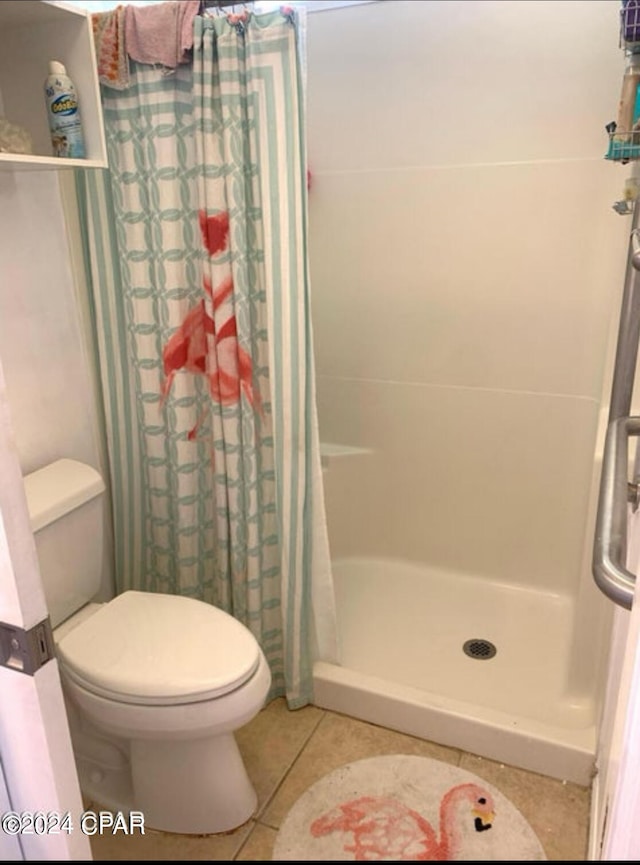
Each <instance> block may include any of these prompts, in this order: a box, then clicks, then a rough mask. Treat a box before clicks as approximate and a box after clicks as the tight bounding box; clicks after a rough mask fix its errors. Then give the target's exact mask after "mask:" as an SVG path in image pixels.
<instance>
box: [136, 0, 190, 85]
mask: <svg viewBox="0 0 640 865" xmlns="http://www.w3.org/2000/svg"><path fill="white" fill-rule="evenodd" d="M199 8H200V2H199V0H170V2H167V3H158V4H157V5H156V4H154V5H153V6H149V7H147V8H145V7H142V6H127V7H126V10H127V11H126V15H125V35H126V45H127V54H128V55H129V57H131V59H132V60H137V61H138V62H139V63H150V64H152V65H153V64H155V63H161V64H162V65H163V66H167V67H169V68H171V69H175V67H176V66H178V65H179V64H180V63H187V62H188V60H189V56H188V54H187V52H188V50H189V49H190V48H192V47H193V19H194V18H195V16H196V15H197V14H198V10H199Z"/></svg>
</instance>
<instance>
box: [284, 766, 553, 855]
mask: <svg viewBox="0 0 640 865" xmlns="http://www.w3.org/2000/svg"><path fill="white" fill-rule="evenodd" d="M272 858H273V859H274V860H278V861H282V860H293V859H298V860H303V861H314V860H315V861H316V862H328V861H332V860H342V861H350V860H366V861H373V860H387V861H396V862H397V861H402V860H413V861H420V860H422V861H428V860H467V861H473V860H511V861H513V860H515V861H523V860H524V861H527V860H528V861H532V860H537V859H546V858H547V857H546V856H545V854H544V850H543V849H542V845H541V844H540V842H539V841H538V838H537V837H536V835H535V833H534V831H533V829H532V828H531V826H529V824H528V823H527V821H526V820H525V819H524V817H523V816H522V814H521V813H520V812H519V811H518V809H517V808H515V807H514V806H513V805H512V804H511V802H509V800H508V799H507V798H506V797H505V796H503V795H502V793H500V791H499V790H496V789H495V787H492V786H491V785H490V784H487V782H486V781H483V780H482V779H481V778H478V776H477V775H473V774H472V773H471V772H466V771H465V770H464V769H458V768H457V767H455V766H450V765H448V764H447V763H440V762H439V761H437V760H429V759H427V758H426V757H411V756H408V755H404V754H397V755H392V756H385V757H372V758H370V759H367V760H358V761H357V762H355V763H349V764H348V765H346V766H342V767H341V768H339V769H336V770H335V771H334V772H331V773H330V774H329V775H325V777H324V778H321V779H320V781H317V782H316V783H315V784H314V785H313V786H312V787H310V788H309V789H308V790H307V791H306V792H305V793H304V794H303V795H302V796H301V797H300V798H299V799H298V801H297V802H296V804H295V805H294V806H293V808H292V809H291V811H290V812H289V814H288V815H287V817H286V818H285V820H284V822H283V824H282V826H281V828H280V831H279V833H278V837H277V839H276V843H275V847H274V851H273V857H272Z"/></svg>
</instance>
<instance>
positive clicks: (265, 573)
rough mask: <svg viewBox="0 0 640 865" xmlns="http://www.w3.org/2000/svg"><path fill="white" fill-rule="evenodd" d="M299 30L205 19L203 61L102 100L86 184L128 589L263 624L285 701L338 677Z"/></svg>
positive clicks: (198, 42)
mask: <svg viewBox="0 0 640 865" xmlns="http://www.w3.org/2000/svg"><path fill="white" fill-rule="evenodd" d="M301 35H302V34H301V28H300V17H299V13H298V12H296V13H294V12H293V11H292V10H289V9H283V10H282V11H281V12H274V13H269V14H266V15H255V14H243V15H241V16H229V17H222V16H217V17H213V18H203V17H196V19H195V31H194V47H193V63H192V64H188V65H181V66H178V67H177V69H176V70H175V71H172V72H171V74H167V71H166V70H163V69H160V68H155V67H153V66H148V65H143V64H138V63H134V62H131V85H130V87H129V88H128V89H126V90H122V91H115V90H113V89H110V88H108V87H103V88H102V101H103V111H104V121H105V129H106V136H107V147H108V155H109V166H110V168H109V171H108V172H104V173H102V174H101V173H97V172H78V175H77V178H76V183H77V193H78V202H79V206H80V208H81V217H83V218H81V222H82V223H83V225H84V231H85V237H84V249H85V269H86V271H87V276H88V280H89V281H90V285H91V289H92V303H93V315H94V322H95V339H96V345H97V347H98V363H99V367H100V377H101V381H102V391H103V400H104V406H105V425H106V430H107V443H108V451H109V457H110V470H111V488H112V496H113V520H114V535H115V548H116V585H117V589H118V591H124V590H125V589H138V590H143V591H158V592H170V593H180V594H185V595H189V596H192V597H195V598H199V599H202V600H204V601H207V602H210V603H212V604H216V605H217V606H219V607H222V608H223V609H225V610H227V611H228V612H230V613H231V614H232V615H233V616H235V617H236V618H238V619H239V620H240V621H242V622H243V623H245V624H246V625H247V626H248V627H249V628H250V630H251V631H252V632H253V633H254V635H255V636H256V638H257V639H258V642H259V643H260V645H261V647H262V649H263V651H264V653H265V655H266V657H267V660H268V662H269V665H270V668H271V671H272V677H273V686H272V691H271V697H274V696H277V695H281V694H285V695H286V698H287V701H288V705H289V707H290V708H296V707H299V706H302V705H305V704H306V703H308V702H310V701H311V700H312V696H313V691H312V658H313V654H314V652H316V651H317V652H318V653H319V654H320V655H321V656H322V657H323V658H325V657H326V658H332V657H333V658H335V656H336V645H335V640H336V635H335V614H334V603H333V589H332V583H331V573H330V559H329V552H328V541H327V533H326V522H325V516H324V502H323V491H322V474H321V468H320V457H319V442H318V430H317V416H316V408H315V387H314V368H313V353H312V341H311V322H310V308H309V277H308V269H307V256H306V233H307V214H306V183H305V181H306V174H307V170H306V157H305V138H304V122H303V121H304V104H303V103H304V80H303V66H302V60H303V46H302V42H301Z"/></svg>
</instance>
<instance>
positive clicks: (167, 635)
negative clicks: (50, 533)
mask: <svg viewBox="0 0 640 865" xmlns="http://www.w3.org/2000/svg"><path fill="white" fill-rule="evenodd" d="M57 653H58V658H59V659H60V661H61V664H62V667H63V670H64V672H65V673H66V675H67V676H68V677H69V678H70V679H72V680H73V681H75V682H77V683H78V684H79V685H80V686H81V687H83V688H85V689H86V690H88V691H90V692H92V693H94V694H98V695H99V696H103V697H106V698H107V699H110V700H114V701H116V702H122V703H135V704H140V705H165V706H166V705H174V704H184V703H195V702H199V701H203V700H212V699H216V698H218V697H221V696H223V695H224V694H228V693H230V692H231V691H234V690H235V689H237V688H239V687H240V686H241V685H242V684H244V683H245V682H246V681H247V680H248V679H250V678H251V676H253V674H254V673H255V671H256V670H257V668H258V665H259V661H260V648H259V646H258V643H257V641H256V639H255V637H254V636H253V634H251V632H250V631H249V630H248V629H247V628H246V627H245V626H244V625H242V624H241V623H240V622H239V621H237V620H236V619H234V618H233V617H232V616H230V615H229V614H227V613H225V612H223V611H222V610H220V609H218V608H217V607H213V606H211V605H210V604H206V603H204V602H203V601H198V600H195V599H194V598H186V597H182V596H179V595H166V594H155V593H151V592H136V591H127V592H124V593H123V594H121V595H118V596H117V597H116V598H114V599H113V600H112V601H109V602H108V603H106V604H103V605H102V606H100V608H99V609H98V611H97V612H96V613H95V614H93V615H91V616H90V617H88V618H86V619H85V620H84V621H82V622H81V623H80V624H79V625H78V626H77V627H74V628H73V629H72V630H70V631H69V632H68V633H66V634H65V635H64V636H62V637H61V639H60V640H59V641H57Z"/></svg>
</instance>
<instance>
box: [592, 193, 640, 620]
mask: <svg viewBox="0 0 640 865" xmlns="http://www.w3.org/2000/svg"><path fill="white" fill-rule="evenodd" d="M639 224H640V201H636V202H635V205H634V210H633V224H632V229H631V234H630V237H629V251H628V256H627V269H626V274H625V286H624V294H623V297H622V308H621V311H620V324H619V327H618V343H617V346H616V359H615V365H614V373H613V382H612V386H611V402H610V405H609V425H608V427H607V436H606V440H605V446H604V453H603V457H602V474H601V478H600V495H599V498H598V512H597V516H596V529H595V538H594V545H593V562H592V571H593V578H594V580H595V582H596V585H597V586H598V588H599V589H600V590H601V591H602V592H604V594H605V595H606V596H607V597H608V598H610V599H611V600H612V601H614V602H615V603H616V604H619V605H620V606H622V607H626V609H628V610H629V609H631V606H632V604H633V595H634V590H635V584H636V575H635V574H632V573H631V572H630V571H629V570H627V567H626V565H627V505H628V502H629V501H630V499H629V483H628V477H627V474H628V462H629V456H628V455H629V450H628V442H629V437H630V436H637V435H640V418H634V417H630V416H629V412H630V411H631V399H632V396H633V386H634V380H635V371H636V364H637V360H638V345H639V341H640V230H639Z"/></svg>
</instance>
